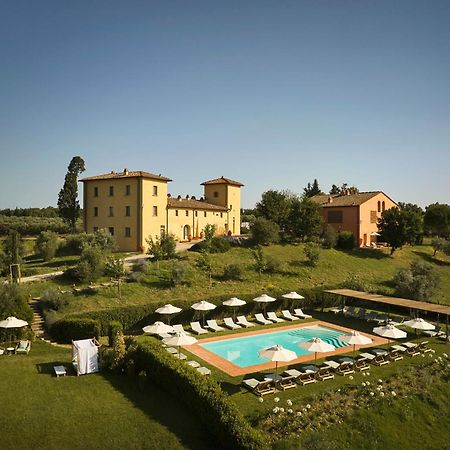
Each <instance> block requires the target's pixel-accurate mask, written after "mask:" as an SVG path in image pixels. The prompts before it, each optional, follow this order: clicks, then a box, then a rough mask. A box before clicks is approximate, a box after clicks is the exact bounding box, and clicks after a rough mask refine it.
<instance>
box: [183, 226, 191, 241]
mask: <svg viewBox="0 0 450 450" xmlns="http://www.w3.org/2000/svg"><path fill="white" fill-rule="evenodd" d="M189 237H192V234H191V227H190V226H189V225H185V226H184V227H183V241H187V240H188V239H189Z"/></svg>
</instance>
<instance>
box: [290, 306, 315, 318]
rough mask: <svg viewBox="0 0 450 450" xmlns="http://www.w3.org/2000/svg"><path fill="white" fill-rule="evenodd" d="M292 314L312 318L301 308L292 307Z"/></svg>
mask: <svg viewBox="0 0 450 450" xmlns="http://www.w3.org/2000/svg"><path fill="white" fill-rule="evenodd" d="M294 316H297V317H300V318H302V319H311V318H312V316H310V315H309V314H305V313H304V312H303V311H302V308H297V309H294Z"/></svg>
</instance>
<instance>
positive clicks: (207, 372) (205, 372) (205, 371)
mask: <svg viewBox="0 0 450 450" xmlns="http://www.w3.org/2000/svg"><path fill="white" fill-rule="evenodd" d="M196 370H197V372H199V373H201V374H202V375H211V371H210V370H209V369H208V368H207V367H197V369H196Z"/></svg>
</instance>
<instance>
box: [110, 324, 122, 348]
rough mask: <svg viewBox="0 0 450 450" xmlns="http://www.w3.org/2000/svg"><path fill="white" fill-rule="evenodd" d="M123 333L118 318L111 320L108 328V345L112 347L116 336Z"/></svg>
mask: <svg viewBox="0 0 450 450" xmlns="http://www.w3.org/2000/svg"><path fill="white" fill-rule="evenodd" d="M120 333H123V325H122V324H121V323H120V322H119V321H118V320H111V322H109V329H108V342H109V346H110V347H114V345H115V343H116V339H117V336H118V335H119V334H120Z"/></svg>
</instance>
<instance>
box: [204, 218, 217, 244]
mask: <svg viewBox="0 0 450 450" xmlns="http://www.w3.org/2000/svg"><path fill="white" fill-rule="evenodd" d="M203 231H204V233H205V242H208V243H209V242H211V240H212V238H213V237H214V236H215V235H216V226H215V225H211V224H210V223H208V224H206V225H205V229H204V230H203Z"/></svg>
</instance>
